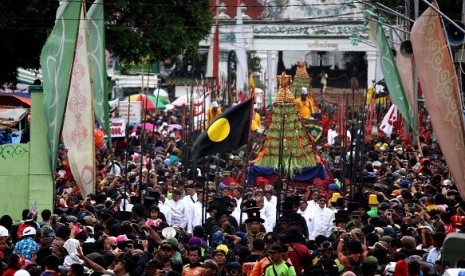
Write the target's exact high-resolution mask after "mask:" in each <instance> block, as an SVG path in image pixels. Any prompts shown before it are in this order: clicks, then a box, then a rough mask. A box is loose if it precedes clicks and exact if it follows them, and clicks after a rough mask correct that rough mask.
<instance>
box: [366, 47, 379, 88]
mask: <svg viewBox="0 0 465 276" xmlns="http://www.w3.org/2000/svg"><path fill="white" fill-rule="evenodd" d="M376 54H377V52H376V51H367V52H366V56H367V63H368V69H367V87H372V86H373V81H374V80H375V78H376Z"/></svg>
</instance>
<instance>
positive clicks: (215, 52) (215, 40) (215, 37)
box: [213, 17, 220, 91]
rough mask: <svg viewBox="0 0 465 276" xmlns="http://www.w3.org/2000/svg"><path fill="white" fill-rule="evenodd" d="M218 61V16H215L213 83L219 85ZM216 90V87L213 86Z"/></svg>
mask: <svg viewBox="0 0 465 276" xmlns="http://www.w3.org/2000/svg"><path fill="white" fill-rule="evenodd" d="M219 63H220V30H219V26H218V17H217V18H216V25H215V34H214V36H213V77H214V78H215V85H216V86H219V83H220V79H219ZM215 88H216V89H215V90H216V91H218V87H215Z"/></svg>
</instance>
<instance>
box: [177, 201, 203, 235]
mask: <svg viewBox="0 0 465 276" xmlns="http://www.w3.org/2000/svg"><path fill="white" fill-rule="evenodd" d="M182 201H183V202H184V205H185V206H186V207H187V208H186V209H187V210H186V212H187V214H186V217H187V232H189V233H192V229H194V226H195V225H193V219H194V215H195V214H194V212H195V211H194V208H195V205H196V203H197V193H195V194H193V195H185V196H184V197H183V198H182ZM200 212H202V209H200ZM200 221H202V214H200Z"/></svg>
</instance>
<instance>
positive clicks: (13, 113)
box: [0, 108, 27, 122]
mask: <svg viewBox="0 0 465 276" xmlns="http://www.w3.org/2000/svg"><path fill="white" fill-rule="evenodd" d="M26 115H27V110H26V109H24V108H15V109H8V110H5V111H2V112H0V120H2V121H14V122H18V121H21V119H23V118H24V116H26Z"/></svg>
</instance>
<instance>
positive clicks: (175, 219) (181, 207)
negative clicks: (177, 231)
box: [166, 200, 189, 229]
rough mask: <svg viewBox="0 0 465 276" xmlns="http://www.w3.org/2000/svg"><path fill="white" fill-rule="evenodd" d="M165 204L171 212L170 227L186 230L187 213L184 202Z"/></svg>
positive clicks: (169, 201) (172, 201) (171, 201)
mask: <svg viewBox="0 0 465 276" xmlns="http://www.w3.org/2000/svg"><path fill="white" fill-rule="evenodd" d="M166 204H167V206H168V207H169V208H170V210H171V226H173V227H179V228H182V229H184V228H186V226H187V218H188V215H189V212H188V208H187V206H186V204H185V203H184V201H182V200H178V201H174V200H168V202H167V203H166Z"/></svg>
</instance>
